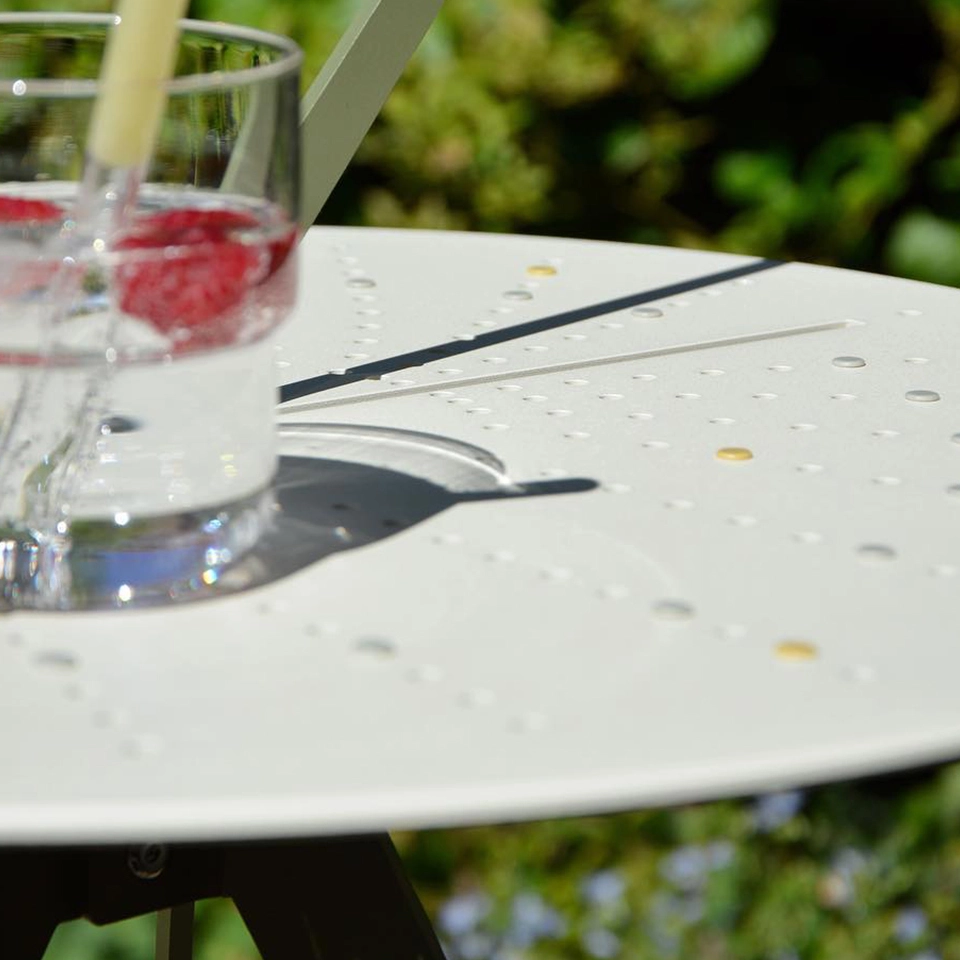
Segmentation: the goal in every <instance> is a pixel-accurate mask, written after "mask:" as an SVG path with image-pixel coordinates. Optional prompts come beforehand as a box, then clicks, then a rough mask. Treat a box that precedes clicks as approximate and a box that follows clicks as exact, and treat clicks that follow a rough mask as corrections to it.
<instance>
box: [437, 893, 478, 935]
mask: <svg viewBox="0 0 960 960" xmlns="http://www.w3.org/2000/svg"><path fill="white" fill-rule="evenodd" d="M490 907H491V903H490V898H489V897H488V896H487V895H486V894H485V893H482V892H481V891H479V890H478V891H473V892H471V893H460V894H457V895H456V896H453V897H451V898H450V899H449V900H446V901H444V903H442V904H441V905H440V909H439V911H438V912H437V926H439V927H440V929H441V930H442V931H443V932H444V933H446V934H449V935H450V936H451V937H460V936H463V935H464V934H466V933H470V932H471V931H473V930H475V929H476V927H477V925H478V924H479V923H480V921H481V920H483V918H484V917H486V916H487V914H488V913H489V912H490Z"/></svg>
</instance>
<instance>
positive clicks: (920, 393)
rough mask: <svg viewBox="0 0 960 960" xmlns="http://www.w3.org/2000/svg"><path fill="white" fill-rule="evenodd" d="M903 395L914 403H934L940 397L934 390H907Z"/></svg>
mask: <svg viewBox="0 0 960 960" xmlns="http://www.w3.org/2000/svg"><path fill="white" fill-rule="evenodd" d="M905 396H906V398H907V399H908V400H912V401H913V402H914V403H936V402H937V401H938V400H939V399H940V394H939V393H937V391H936V390H908V391H907V392H906V394H905Z"/></svg>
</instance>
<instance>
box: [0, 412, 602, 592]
mask: <svg viewBox="0 0 960 960" xmlns="http://www.w3.org/2000/svg"><path fill="white" fill-rule="evenodd" d="M278 438H279V451H280V459H279V464H278V469H277V473H276V476H275V478H274V480H273V483H272V484H271V486H270V487H269V489H267V490H265V491H263V492H261V493H259V494H256V495H255V496H252V497H250V498H248V499H247V500H243V501H240V502H237V503H234V504H230V505H228V506H226V507H220V508H211V509H209V510H207V511H197V512H194V513H190V514H180V515H174V516H163V517H155V518H152V519H151V518H148V519H145V520H141V521H134V520H131V521H130V522H129V523H128V524H126V525H125V526H123V527H118V526H117V524H116V522H115V519H114V520H110V521H102V522H94V523H89V522H75V523H74V524H73V526H72V530H71V537H70V539H69V540H67V539H66V538H64V540H63V542H57V541H56V540H55V539H54V540H50V541H47V542H39V541H38V540H37V539H35V538H32V537H29V536H16V535H12V536H6V537H4V536H3V534H2V532H0V596H2V598H3V600H5V601H6V604H7V608H8V609H21V610H97V609H101V610H102V609H123V608H131V607H143V606H158V605H169V604H180V603H183V602H189V601H196V600H205V599H212V598H216V597H222V596H228V595H231V594H234V593H238V592H242V591H247V590H251V589H255V588H257V587H263V586H265V585H267V584H270V583H274V582H276V581H279V580H282V579H284V578H285V577H288V576H291V575H292V574H294V573H297V572H298V571H300V570H302V569H304V568H305V567H308V566H310V565H312V564H315V563H317V562H319V561H321V560H323V559H324V558H325V557H327V556H330V555H332V554H334V553H338V552H341V551H344V550H352V549H355V548H357V547H362V546H367V545H369V544H372V543H375V542H376V541H378V540H382V539H385V538H387V537H390V536H394V535H397V534H400V533H402V532H403V531H404V530H406V529H409V528H410V527H413V526H415V525H417V524H419V523H422V522H424V521H426V520H428V519H429V518H431V517H432V516H434V515H436V514H438V513H440V512H442V511H444V510H446V509H449V508H450V507H453V506H456V505H458V504H467V503H471V502H476V501H483V500H495V499H501V498H516V497H529V496H546V495H552V494H569V493H579V492H585V491H587V490H591V489H594V488H595V487H596V483H595V482H594V481H592V480H587V479H569V478H568V479H563V480H547V481H538V482H534V483H525V484H517V483H514V482H513V481H511V479H510V478H509V477H508V476H507V473H506V470H505V468H504V465H503V464H502V463H501V462H500V461H499V460H497V458H496V457H494V456H493V455H492V454H491V453H489V452H488V451H486V450H483V449H481V448H479V447H474V446H472V445H469V444H465V443H461V442H460V441H457V440H453V439H450V438H447V437H438V436H434V435H429V434H423V433H416V432H413V431H409V430H394V429H389V428H383V427H363V426H356V425H352V424H349V425H348V424H313V423H298V424H284V425H282V426H280V427H279V434H278Z"/></svg>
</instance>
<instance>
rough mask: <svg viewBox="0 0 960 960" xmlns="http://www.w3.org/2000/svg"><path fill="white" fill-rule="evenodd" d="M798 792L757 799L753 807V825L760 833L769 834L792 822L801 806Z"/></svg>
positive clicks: (773, 794) (769, 795) (788, 791)
mask: <svg viewBox="0 0 960 960" xmlns="http://www.w3.org/2000/svg"><path fill="white" fill-rule="evenodd" d="M803 800H804V796H803V793H802V791H800V790H784V791H782V792H781V793H768V794H766V795H765V796H762V797H757V799H756V801H755V803H754V805H753V811H752V813H753V825H754V828H755V829H757V830H759V831H760V833H771V832H773V831H774V830H776V829H777V828H778V827H782V826H783V825H784V824H785V823H788V822H789V821H790V820H792V819H793V818H794V817H795V816H796V815H797V814H798V813H799V812H800V808H801V807H802V806H803Z"/></svg>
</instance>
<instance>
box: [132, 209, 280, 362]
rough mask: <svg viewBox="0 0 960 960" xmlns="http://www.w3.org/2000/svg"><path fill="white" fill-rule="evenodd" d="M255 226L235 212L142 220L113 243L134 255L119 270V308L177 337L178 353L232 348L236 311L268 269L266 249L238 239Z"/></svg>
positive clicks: (176, 214) (185, 212) (252, 220)
mask: <svg viewBox="0 0 960 960" xmlns="http://www.w3.org/2000/svg"><path fill="white" fill-rule="evenodd" d="M256 226H257V221H256V219H255V218H254V217H253V216H252V215H250V214H245V213H242V212H237V211H230V210H194V209H187V210H169V211H164V212H162V213H157V214H152V215H150V216H147V217H144V218H143V219H142V220H140V221H139V222H138V223H137V224H136V225H135V226H134V227H133V228H132V229H131V230H130V231H129V232H128V233H127V234H126V235H125V236H124V237H122V238H121V239H120V240H119V241H118V243H117V244H116V249H117V250H119V251H123V252H133V255H132V256H131V257H130V258H129V259H128V261H127V262H125V263H123V264H122V265H121V266H120V267H119V268H118V269H117V275H116V282H117V288H118V294H119V302H120V308H121V309H122V310H123V311H124V312H125V313H128V314H130V315H131V316H135V317H139V318H141V319H143V320H147V321H149V322H150V323H151V324H152V325H153V326H154V328H155V329H156V330H158V331H160V332H161V333H165V334H168V335H170V336H172V337H173V339H174V340H175V342H176V346H177V348H178V349H184V348H188V349H193V348H196V347H212V346H222V345H224V344H228V343H231V342H232V341H234V340H235V339H236V337H237V334H238V332H239V325H240V323H241V322H242V316H241V315H240V314H239V312H238V311H237V310H236V308H238V307H239V306H240V305H241V304H242V303H243V301H244V299H245V298H246V297H247V295H248V293H249V291H250V290H251V289H252V288H253V287H254V286H255V285H256V284H258V283H260V282H261V281H262V280H263V279H264V278H265V277H266V276H267V273H268V269H269V266H268V264H267V262H266V260H265V256H264V252H262V251H259V250H258V249H257V248H256V247H254V246H251V245H249V244H245V243H241V242H240V241H239V240H237V239H235V238H234V237H233V232H234V231H236V230H243V229H250V228H253V227H256ZM138 250H143V251H146V255H145V256H144V257H143V259H139V260H138V258H137V254H136V251H138ZM152 251H156V253H155V254H152V253H151V252H152ZM164 251H166V252H165V253H164ZM271 257H272V254H271Z"/></svg>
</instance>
